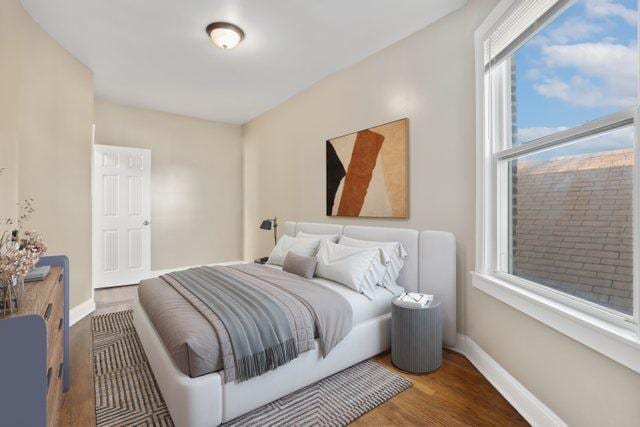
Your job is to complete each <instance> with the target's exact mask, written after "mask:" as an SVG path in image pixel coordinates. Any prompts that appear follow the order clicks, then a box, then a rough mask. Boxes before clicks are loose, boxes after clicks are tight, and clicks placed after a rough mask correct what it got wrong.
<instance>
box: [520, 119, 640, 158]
mask: <svg viewBox="0 0 640 427" xmlns="http://www.w3.org/2000/svg"><path fill="white" fill-rule="evenodd" d="M564 129H566V128H561V127H558V128H545V127H532V128H522V129H518V141H520V135H521V134H527V133H531V134H539V133H544V132H545V131H546V130H549V133H546V135H550V134H551V133H552V131H556V132H559V131H561V130H564ZM633 135H634V133H633V127H632V126H626V127H624V128H620V129H616V130H613V131H610V132H605V133H601V134H598V135H593V136H590V137H588V138H584V139H582V140H578V141H576V142H575V143H571V144H567V145H563V146H560V147H556V148H553V149H549V150H545V151H542V152H538V153H536V154H533V155H530V156H529V158H530V159H550V158H554V157H558V156H571V155H577V154H586V153H597V152H600V153H602V152H606V151H614V150H623V149H630V148H633ZM541 136H545V135H541ZM528 141H531V140H528V139H525V140H524V142H528Z"/></svg>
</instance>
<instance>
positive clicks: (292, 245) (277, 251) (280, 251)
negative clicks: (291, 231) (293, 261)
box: [267, 235, 320, 265]
mask: <svg viewBox="0 0 640 427" xmlns="http://www.w3.org/2000/svg"><path fill="white" fill-rule="evenodd" d="M319 245H320V239H305V238H302V237H291V236H287V235H284V236H282V237H281V238H280V240H278V244H277V245H276V247H275V248H273V250H272V251H271V255H269V260H268V261H267V264H274V265H282V264H284V259H285V257H286V256H287V253H288V252H289V251H293V252H295V253H297V254H298V255H304V256H311V257H312V256H314V255H315V254H316V251H317V250H318V246H319Z"/></svg>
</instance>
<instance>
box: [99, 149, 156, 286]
mask: <svg viewBox="0 0 640 427" xmlns="http://www.w3.org/2000/svg"><path fill="white" fill-rule="evenodd" d="M93 147H94V148H93V281H94V287H95V288H103V287H108V286H120V285H128V284H133V283H138V282H139V281H140V280H142V279H145V278H147V277H149V275H150V273H151V197H150V193H151V182H150V181H151V151H150V150H143V149H138V148H128V147H112V146H107V145H94V146H93Z"/></svg>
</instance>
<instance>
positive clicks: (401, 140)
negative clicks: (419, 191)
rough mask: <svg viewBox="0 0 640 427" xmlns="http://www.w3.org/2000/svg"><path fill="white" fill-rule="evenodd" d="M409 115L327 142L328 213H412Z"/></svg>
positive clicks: (372, 215)
mask: <svg viewBox="0 0 640 427" xmlns="http://www.w3.org/2000/svg"><path fill="white" fill-rule="evenodd" d="M408 125H409V120H408V119H401V120H396V121H394V122H390V123H386V124H383V125H380V126H376V127H372V128H369V129H365V130H361V131H358V132H354V133H350V134H348V135H344V136H338V137H336V138H332V139H330V140H328V141H327V143H326V144H327V145H326V149H327V156H326V162H327V188H326V190H327V216H346V217H369V218H399V219H406V218H407V217H408V215H409V213H408V197H409V196H408V142H407V141H408V138H407V136H408V135H407V134H408Z"/></svg>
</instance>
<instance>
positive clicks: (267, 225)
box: [260, 217, 278, 245]
mask: <svg viewBox="0 0 640 427" xmlns="http://www.w3.org/2000/svg"><path fill="white" fill-rule="evenodd" d="M272 227H273V242H274V244H276V245H277V244H278V217H275V218H273V219H271V218H270V219H264V220H262V224H260V229H262V230H271V228H272Z"/></svg>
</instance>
